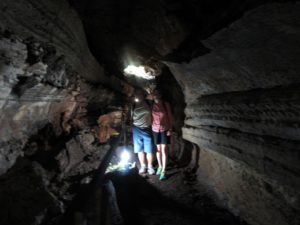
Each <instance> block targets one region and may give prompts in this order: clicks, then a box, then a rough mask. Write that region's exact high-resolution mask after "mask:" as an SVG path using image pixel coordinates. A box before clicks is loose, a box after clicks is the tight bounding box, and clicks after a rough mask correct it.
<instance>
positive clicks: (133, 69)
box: [124, 65, 155, 80]
mask: <svg viewBox="0 0 300 225" xmlns="http://www.w3.org/2000/svg"><path fill="white" fill-rule="evenodd" d="M124 72H125V73H126V74H130V75H135V76H137V77H142V78H144V79H147V80H152V79H154V78H155V76H152V75H151V73H150V72H146V70H145V67H143V66H133V65H129V66H127V67H126V68H125V69H124Z"/></svg>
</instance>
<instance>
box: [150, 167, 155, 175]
mask: <svg viewBox="0 0 300 225" xmlns="http://www.w3.org/2000/svg"><path fill="white" fill-rule="evenodd" d="M148 173H149V174H150V175H153V174H155V170H154V168H153V167H149V168H148Z"/></svg>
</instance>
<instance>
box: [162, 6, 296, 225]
mask: <svg viewBox="0 0 300 225" xmlns="http://www.w3.org/2000/svg"><path fill="white" fill-rule="evenodd" d="M299 10H300V4H299V3H285V4H280V3H273V4H266V5H263V6H260V7H258V8H256V9H253V10H251V11H249V12H247V13H246V14H245V15H244V16H243V17H242V18H241V19H239V20H238V21H236V22H234V23H232V24H231V25H230V26H229V27H227V28H224V29H223V30H221V31H219V32H217V33H215V34H214V35H212V36H211V37H209V38H208V39H206V40H204V41H203V44H204V46H205V47H206V48H208V51H209V52H208V53H207V54H205V55H203V56H200V57H197V58H194V59H192V60H191V61H190V62H187V63H181V64H179V63H174V62H166V64H167V65H168V67H169V68H170V70H171V72H172V73H173V74H174V76H175V77H176V79H177V81H178V82H179V84H180V85H181V87H182V89H183V92H184V95H185V101H186V103H187V106H186V109H185V114H186V119H185V126H184V127H183V129H182V130H183V137H184V138H185V139H186V140H188V141H191V142H193V143H196V144H197V145H198V146H199V147H200V159H199V176H200V175H201V176H204V177H206V178H207V179H208V182H210V184H212V186H213V187H214V188H215V190H216V192H217V193H218V194H219V197H220V198H222V199H223V200H224V199H225V200H226V202H227V207H229V208H231V210H232V211H234V212H235V213H237V214H239V215H241V216H242V217H243V218H244V219H246V221H248V222H249V223H250V224H264V225H267V224H278V225H284V224H286V225H288V224H289V225H290V224H298V223H299V221H300V219H299V191H298V190H299V186H300V179H299V178H300V167H299V165H300V164H299V162H300V151H299V150H300V149H299V146H300V145H299V144H300V142H299V141H300V138H299V137H300V136H299V132H300V129H299V122H300V121H299V118H300V113H299V107H300V101H299V97H300V95H299V93H300V92H299V91H300V88H299V82H300V78H299V72H300V66H299V59H300V30H299V27H300V26H299V25H300V18H299V13H298V12H299Z"/></svg>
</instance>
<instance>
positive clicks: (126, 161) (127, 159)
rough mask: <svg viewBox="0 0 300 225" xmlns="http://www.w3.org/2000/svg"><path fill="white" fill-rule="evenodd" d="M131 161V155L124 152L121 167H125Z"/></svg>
mask: <svg viewBox="0 0 300 225" xmlns="http://www.w3.org/2000/svg"><path fill="white" fill-rule="evenodd" d="M129 159H130V154H129V152H128V151H126V150H124V151H123V152H122V154H121V161H120V166H121V167H125V166H126V165H127V163H128V161H129Z"/></svg>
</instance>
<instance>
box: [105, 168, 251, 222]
mask: <svg viewBox="0 0 300 225" xmlns="http://www.w3.org/2000/svg"><path fill="white" fill-rule="evenodd" d="M167 175H168V177H167V179H166V180H164V181H160V180H159V179H158V176H156V175H139V174H138V169H137V168H134V169H131V170H130V171H127V172H114V173H110V174H109V175H108V177H107V178H109V179H111V181H112V182H113V184H114V187H115V191H116V196H117V202H118V205H119V208H120V211H121V214H122V217H123V220H124V224H125V225H129V224H130V225H131V224H137V225H139V224H140V225H196V224H197V225H200V224H201V225H246V223H245V222H242V221H240V220H239V218H237V217H235V216H234V215H232V214H231V213H230V212H228V211H227V210H225V209H222V208H220V207H218V206H217V205H216V204H215V203H214V201H213V200H212V197H211V195H210V193H209V190H207V189H206V188H205V187H202V186H201V185H200V184H199V183H198V182H197V181H196V179H195V174H193V173H192V172H191V171H190V170H188V169H186V168H185V169H184V168H177V167H176V166H175V165H172V164H171V163H170V167H169V168H168V172H167Z"/></svg>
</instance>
